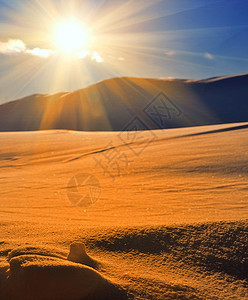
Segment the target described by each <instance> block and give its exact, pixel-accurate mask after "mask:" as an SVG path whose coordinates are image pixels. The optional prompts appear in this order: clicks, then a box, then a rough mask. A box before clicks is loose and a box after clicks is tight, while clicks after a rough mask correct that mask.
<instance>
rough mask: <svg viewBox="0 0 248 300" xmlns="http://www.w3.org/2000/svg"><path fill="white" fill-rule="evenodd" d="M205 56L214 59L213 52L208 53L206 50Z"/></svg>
mask: <svg viewBox="0 0 248 300" xmlns="http://www.w3.org/2000/svg"><path fill="white" fill-rule="evenodd" d="M204 57H205V58H207V59H214V56H213V55H212V54H210V53H208V52H206V53H205V54H204Z"/></svg>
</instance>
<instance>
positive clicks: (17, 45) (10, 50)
mask: <svg viewBox="0 0 248 300" xmlns="http://www.w3.org/2000/svg"><path fill="white" fill-rule="evenodd" d="M0 54H5V55H14V54H29V55H33V56H38V57H43V58H47V57H49V56H50V55H52V54H54V52H53V51H52V50H49V49H40V48H34V49H28V48H27V47H26V45H25V44H24V42H23V41H21V40H8V41H7V42H1V41H0Z"/></svg>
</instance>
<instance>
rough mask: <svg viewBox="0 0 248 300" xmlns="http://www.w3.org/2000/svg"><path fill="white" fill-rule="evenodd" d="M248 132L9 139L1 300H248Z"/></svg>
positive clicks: (59, 133)
mask: <svg viewBox="0 0 248 300" xmlns="http://www.w3.org/2000/svg"><path fill="white" fill-rule="evenodd" d="M247 131H248V124H247V123H237V124H223V125H214V126H203V127H192V128H181V129H170V130H156V131H139V132H136V133H135V132H131V133H129V134H127V133H126V132H77V131H66V130H54V131H34V132H19V133H18V132H10V133H8V132H4V133H1V134H0V142H1V143H0V144H1V146H0V158H1V160H0V168H1V171H2V172H1V181H0V189H1V203H0V218H1V224H0V226H1V239H0V259H1V260H0V270H1V272H0V286H1V289H0V290H1V293H2V294H1V296H0V298H1V297H2V298H3V299H11V297H14V299H18V297H19V299H39V297H40V299H84V298H85V297H86V299H94V297H95V299H101V298H100V297H102V299H121V298H123V299H125V298H127V299H133V298H135V299H161V300H162V299H220V300H222V299H247V297H248V290H247V275H248V274H247V269H248V265H247V263H248V260H247V258H248V255H247V254H248V253H247V242H248V240H247V229H248V225H247V212H248V211H247V210H248V205H247V201H248V198H247V174H248V168H247V166H248V164H247V161H248V154H247V146H248V144H247V143H248V140H247ZM92 178H94V180H92ZM77 184H78V185H77ZM75 188H76V189H75ZM99 191H100V192H99ZM86 196H87V197H88V198H87V197H86ZM82 199H88V200H94V201H92V203H90V202H87V201H86V202H82V201H81V200H82ZM80 203H81V204H80ZM82 203H84V205H85V206H84V205H83V204H82ZM77 205H79V206H77ZM72 243H74V244H73V245H72V246H71V253H70V254H69V255H68V253H69V247H70V244H72ZM80 243H85V244H86V248H87V252H88V254H87V255H86V254H85V252H84V247H83V246H80V245H81V244H80ZM67 258H68V259H67ZM16 270H19V272H21V273H18V272H17V271H16ZM61 270H63V271H61ZM85 272H89V274H92V276H93V277H92V278H93V279H89V278H90V277H89V276H88V275H84V274H86V273H85ZM18 274H21V275H20V276H21V278H22V280H23V281H22V280H19V279H18V278H19V277H18V276H19V275H18ZM33 274H36V275H35V276H38V277H34V276H33ZM8 276H9V277H8ZM49 276H50V277H51V279H53V280H49V278H50V277H49ZM56 276H57V277H56ZM7 278H9V279H8V280H10V281H8V280H7ZM35 278H39V280H38V281H36V280H35ZM54 278H56V280H57V281H56V280H55V279H54ZM94 278H98V279H99V281H100V285H99V286H98V285H97V284H95V283H96V282H99V281H98V279H97V280H96V281H95V279H94ZM74 279H75V280H74ZM6 280H7V281H6ZM87 280H88V281H87ZM31 282H32V285H30V286H29V288H28V289H27V288H26V284H28V283H31ZM61 282H62V283H63V284H62V285H61ZM87 282H88V283H89V284H87ZM10 286H11V287H10ZM59 286H62V287H63V289H60V288H58V287H59ZM24 287H25V288H24ZM41 287H42V288H41ZM91 288H92V289H91ZM89 289H90V292H89V293H91V294H88V296H87V291H88V290H89ZM48 290H49V292H46V291H48ZM15 291H17V294H14V296H13V294H12V293H15ZM36 291H39V293H38V292H37V293H36ZM61 291H62V292H63V293H62V294H63V295H62V294H61ZM70 291H73V292H71V294H70ZM74 292H75V293H74ZM3 293H5V295H3ZM6 293H7V294H6ZM25 293H26V294H25ZM16 295H18V297H17V296H16ZM34 295H35V298H34ZM51 295H53V297H52V298H51V297H50V298H49V296H51ZM89 295H90V296H89ZM56 297H57V298H56ZM63 297H64V298H63ZM65 297H66V298H65ZM68 297H69V298H68ZM87 297H88V298H87ZM90 297H91V298H90ZM2 298H1V299H2Z"/></svg>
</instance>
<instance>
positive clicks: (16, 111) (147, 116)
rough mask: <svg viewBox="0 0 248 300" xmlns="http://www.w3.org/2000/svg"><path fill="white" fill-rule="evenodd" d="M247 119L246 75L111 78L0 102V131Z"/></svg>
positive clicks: (184, 124)
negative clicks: (207, 77)
mask: <svg viewBox="0 0 248 300" xmlns="http://www.w3.org/2000/svg"><path fill="white" fill-rule="evenodd" d="M247 121H248V74H243V75H236V76H228V77H217V78H210V79H205V80H182V79H143V78H127V77H122V78H113V79H108V80H105V81H102V82H99V83H97V84H94V85H92V86H89V87H87V88H85V89H82V90H78V91H75V92H71V93H58V94H55V95H32V96H29V97H26V98H23V99H20V100H16V101H12V102H9V103H5V104H2V105H0V131H26V130H43V129H68V130H86V131H92V130H95V131H99V130H100V131H101V130H136V129H137V130H138V129H159V128H176V127H187V126H199V125H211V124H220V123H234V122H235V123H236V122H247Z"/></svg>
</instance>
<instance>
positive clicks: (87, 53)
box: [77, 50, 90, 59]
mask: <svg viewBox="0 0 248 300" xmlns="http://www.w3.org/2000/svg"><path fill="white" fill-rule="evenodd" d="M89 54H90V52H89V51H88V50H84V51H81V52H78V54H77V55H78V58H79V59H82V58H85V57H87V56H89Z"/></svg>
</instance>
